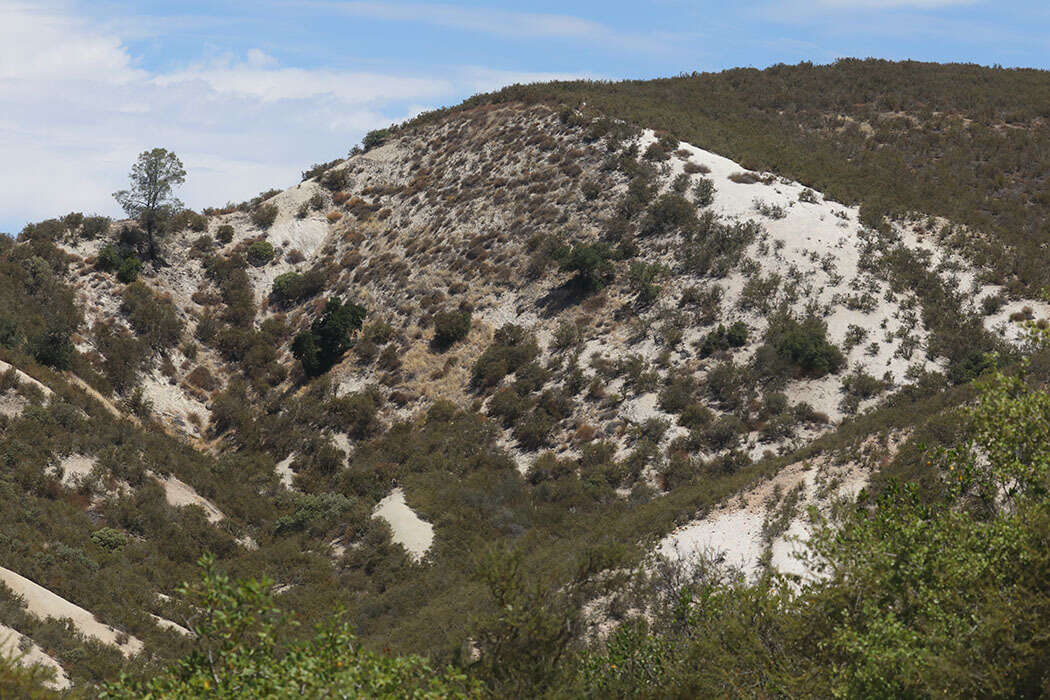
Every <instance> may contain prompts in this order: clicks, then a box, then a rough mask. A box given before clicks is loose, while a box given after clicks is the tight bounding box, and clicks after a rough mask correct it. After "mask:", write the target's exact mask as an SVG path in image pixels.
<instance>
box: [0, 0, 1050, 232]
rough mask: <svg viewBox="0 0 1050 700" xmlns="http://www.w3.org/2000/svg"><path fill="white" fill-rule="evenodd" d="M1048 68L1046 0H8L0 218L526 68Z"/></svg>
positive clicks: (194, 195)
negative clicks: (146, 162)
mask: <svg viewBox="0 0 1050 700" xmlns="http://www.w3.org/2000/svg"><path fill="white" fill-rule="evenodd" d="M846 56H852V57H861V58H863V57H869V56H874V57H879V58H887V59H915V60H928V61H965V62H973V63H980V64H985V65H992V64H1000V65H1004V66H1025V67H1035V68H1050V5H1048V4H1047V3H1046V2H1045V0H1039V1H1036V0H996V1H995V2H992V1H991V0H756V1H754V2H750V1H748V0H736V1H735V2H734V1H729V2H727V1H726V0H719V1H717V2H713V1H709V0H692V1H688V0H653V1H652V2H637V1H635V2H619V1H617V0H600V1H599V0H593V1H591V0H587V1H584V2H565V1H564V0H563V1H562V2H552V1H548V0H534V1H533V2H528V3H525V2H498V1H488V2H482V1H480V0H475V1H473V2H442V3H429V2H401V1H400V0H389V1H370V0H349V1H342V0H302V1H294V2H293V1H291V0H274V1H268V0H252V1H251V2H248V1H244V2H241V1H234V2H220V1H212V2H196V1H193V0H184V1H181V2H124V1H121V0H92V1H90V2H81V1H78V0H40V1H38V2H25V1H23V0H0V232H5V231H6V232H9V233H12V234H15V233H17V232H18V231H19V230H21V228H22V226H23V225H24V224H25V223H26V222H27V221H38V220H40V219H44V218H48V217H51V216H57V215H61V214H64V213H66V212H69V211H82V212H85V213H100V214H107V215H111V216H115V215H118V214H119V213H120V212H119V209H118V208H117V205H116V203H115V201H114V200H113V197H112V192H114V191H115V190H118V189H120V188H121V187H123V186H125V184H126V182H127V173H128V170H129V169H130V166H131V163H132V162H133V161H134V159H135V157H136V155H137V154H138V153H140V152H142V151H144V150H146V149H149V148H153V147H155V146H161V147H164V148H168V149H169V150H172V151H174V152H175V153H177V154H178V155H179V157H180V158H181V159H182V161H183V162H184V163H185V166H186V170H187V173H188V175H187V180H186V184H185V185H184V187H183V188H182V189H181V190H180V192H179V194H180V195H181V197H182V199H183V201H185V203H186V205H187V206H190V207H192V208H195V209H200V208H203V207H206V206H221V205H223V204H224V203H226V202H239V201H242V200H245V199H249V198H251V197H252V196H254V195H256V194H258V193H259V192H261V191H263V190H266V189H269V188H271V187H281V188H284V187H288V186H291V185H293V184H295V183H296V182H298V180H299V173H300V171H302V170H304V169H306V168H307V167H308V166H309V165H310V164H312V163H315V162H320V161H327V160H331V159H333V158H337V157H341V156H345V154H346V153H347V151H348V150H349V149H350V148H351V147H352V146H353V145H354V144H356V143H358V142H359V141H360V139H361V137H362V136H363V135H364V134H365V133H366V132H367V131H369V130H371V129H375V128H378V127H382V126H386V125H388V124H390V123H393V122H400V121H403V120H404V119H407V118H409V117H412V116H414V115H416V114H418V113H419V112H421V111H424V110H428V109H433V108H436V107H441V106H446V105H452V104H456V103H458V102H460V101H462V100H463V99H465V98H466V97H469V96H470V95H473V94H476V93H478V92H487V91H490V90H494V89H497V88H499V87H501V86H504V85H508V84H512V83H516V82H534V81H540V80H554V79H562V78H593V79H623V78H652V77H661V76H669V75H677V74H679V73H688V72H691V71H717V70H722V69H725V68H732V67H736V66H754V67H758V68H762V67H765V66H769V65H772V64H774V63H798V62H799V61H812V62H814V63H828V62H831V61H834V60H835V59H836V58H840V57H846Z"/></svg>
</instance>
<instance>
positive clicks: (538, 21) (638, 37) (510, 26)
mask: <svg viewBox="0 0 1050 700" xmlns="http://www.w3.org/2000/svg"><path fill="white" fill-rule="evenodd" d="M295 4H296V6H298V7H313V8H316V9H325V10H330V11H337V12H341V13H345V14H348V15H352V16H355V17H366V18H370V19H379V20H388V21H394V22H414V23H422V24H427V25H431V26H437V27H445V28H450V29H459V30H464V31H470V32H475V33H479V34H488V35H491V36H498V37H509V38H529V39H536V38H547V39H573V40H577V41H586V42H593V43H602V44H604V45H606V46H612V47H617V48H626V49H630V50H635V51H647V52H648V51H664V50H666V49H667V46H668V40H669V39H672V38H673V37H669V36H667V35H655V34H633V33H627V32H622V31H618V30H616V29H613V28H612V27H609V26H607V25H605V24H602V23H600V22H595V21H593V20H590V19H585V18H582V17H575V16H573V15H562V14H545V13H535V12H516V11H510V10H497V9H488V8H481V7H463V6H460V5H450V4H441V3H415V2H372V1H370V0H348V1H347V2H340V1H339V0H314V1H310V2H296V3H295Z"/></svg>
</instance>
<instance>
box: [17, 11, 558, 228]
mask: <svg viewBox="0 0 1050 700" xmlns="http://www.w3.org/2000/svg"><path fill="white" fill-rule="evenodd" d="M0 16H2V17H3V20H4V21H3V23H2V24H0V153H3V155H4V168H3V169H2V170H0V231H2V230H5V229H6V230H11V229H15V230H14V231H11V232H16V230H17V228H19V227H20V226H21V224H22V223H24V222H25V221H27V220H38V219H42V218H45V217H48V216H55V215H58V214H62V213H64V212H67V211H71V210H81V211H86V212H100V213H106V214H111V215H113V214H117V213H118V210H117V207H116V204H115V203H114V201H113V199H112V197H111V196H110V195H111V193H112V192H113V191H114V190H117V189H119V188H120V187H121V186H123V185H124V184H125V182H126V178H127V173H128V170H129V168H130V165H131V163H132V161H133V160H134V158H135V156H136V155H137V154H138V153H139V152H141V151H143V150H145V149H147V148H150V147H153V146H163V147H165V148H169V149H171V150H174V151H175V152H176V153H178V154H179V156H180V157H181V158H182V160H183V162H184V163H185V164H186V167H187V170H188V173H189V175H188V178H187V182H186V186H185V187H184V188H183V191H182V192H181V196H182V199H183V200H184V201H185V202H186V203H187V204H188V205H189V206H192V207H194V208H201V207H204V206H215V205H221V204H224V203H225V202H227V201H239V200H243V199H246V198H248V197H251V196H253V195H255V194H256V193H258V192H260V191H262V190H264V189H267V188H269V187H273V186H289V185H292V184H294V183H295V182H296V181H297V179H298V175H299V172H300V170H303V169H305V168H306V167H307V166H309V165H310V164H311V163H313V162H315V161H322V160H329V159H331V158H333V157H336V156H339V155H341V154H345V153H346V151H347V150H348V149H349V148H350V146H352V145H353V144H355V143H357V142H358V140H359V139H360V138H361V136H362V135H363V134H364V133H365V132H366V131H368V130H370V129H374V128H377V127H380V126H385V125H387V124H389V123H390V122H392V121H400V120H402V119H405V118H408V117H410V116H414V115H415V114H418V113H419V112H420V111H423V110H426V109H429V108H433V107H436V106H440V105H442V104H448V103H452V102H457V101H459V99H461V97H462V96H464V95H466V94H470V93H471V92H475V91H481V90H491V89H495V88H498V87H500V86H501V85H505V84H508V83H513V82H518V81H526V80H549V79H554V78H562V77H573V76H564V75H559V74H553V73H552V74H540V73H512V72H500V71H495V70H491V69H486V68H475V67H460V68H450V69H442V68H440V67H434V68H432V69H428V72H429V73H431V75H409V74H404V73H384V72H382V71H381V70H379V71H369V72H362V71H336V70H329V69H311V70H305V69H301V68H295V67H288V66H283V65H281V63H280V62H279V61H278V60H276V59H275V58H274V57H273V56H272V55H270V54H269V53H267V52H266V51H264V50H263V49H259V48H255V49H251V50H248V51H247V52H246V53H245V54H244V55H242V56H225V57H223V58H221V59H218V60H212V61H210V62H207V63H200V64H197V65H192V66H188V67H183V68H180V69H179V70H175V71H168V72H162V73H157V72H150V71H147V70H144V69H142V68H141V67H139V66H137V65H136V61H135V58H134V56H133V55H132V54H131V53H130V52H129V50H128V49H127V47H126V45H125V43H124V39H123V36H122V34H121V30H120V29H119V27H120V26H121V25H118V24H111V23H108V24H97V23H91V22H88V21H86V20H84V19H82V18H79V17H77V16H76V15H74V14H72V13H71V12H69V11H67V10H64V9H63V7H62V6H58V5H54V6H51V7H50V8H49V9H41V7H40V5H39V4H34V5H30V4H28V3H23V2H17V1H16V2H10V1H5V0H0Z"/></svg>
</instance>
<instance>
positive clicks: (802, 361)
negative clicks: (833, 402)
mask: <svg viewBox="0 0 1050 700" xmlns="http://www.w3.org/2000/svg"><path fill="white" fill-rule="evenodd" d="M766 342H767V343H768V344H769V345H771V346H772V347H773V349H774V350H775V351H776V354H777V356H778V357H779V358H780V359H781V360H783V361H785V362H787V363H789V364H791V365H793V366H794V367H796V368H797V369H799V370H800V371H801V372H802V374H804V375H806V376H810V377H823V376H824V375H825V374H829V373H834V372H838V371H839V370H840V369H842V368H843V367H844V366H845V364H846V358H845V356H844V355H843V354H842V351H841V350H839V349H838V348H837V347H835V346H834V345H832V344H831V343H829V342H828V339H827V325H826V324H825V323H824V321H822V320H821V319H819V318H816V317H815V316H809V317H807V318H805V319H803V320H801V321H799V320H797V319H795V318H794V317H792V316H789V315H780V316H778V317H776V318H774V319H771V321H770V324H769V329H768V330H767V331H766Z"/></svg>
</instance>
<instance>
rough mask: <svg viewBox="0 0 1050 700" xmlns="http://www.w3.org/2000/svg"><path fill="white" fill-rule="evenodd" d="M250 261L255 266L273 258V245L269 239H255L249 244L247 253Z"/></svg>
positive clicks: (260, 265)
mask: <svg viewBox="0 0 1050 700" xmlns="http://www.w3.org/2000/svg"><path fill="white" fill-rule="evenodd" d="M245 257H247V259H248V263H249V264H251V265H253V266H255V267H262V266H263V265H265V264H266V263H268V262H270V261H271V260H273V245H272V244H271V243H270V242H269V241H255V242H254V243H252V244H251V245H250V246H248V251H247V253H246V255H245Z"/></svg>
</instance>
